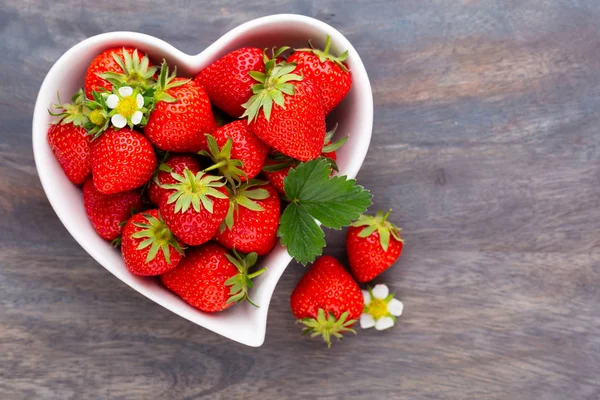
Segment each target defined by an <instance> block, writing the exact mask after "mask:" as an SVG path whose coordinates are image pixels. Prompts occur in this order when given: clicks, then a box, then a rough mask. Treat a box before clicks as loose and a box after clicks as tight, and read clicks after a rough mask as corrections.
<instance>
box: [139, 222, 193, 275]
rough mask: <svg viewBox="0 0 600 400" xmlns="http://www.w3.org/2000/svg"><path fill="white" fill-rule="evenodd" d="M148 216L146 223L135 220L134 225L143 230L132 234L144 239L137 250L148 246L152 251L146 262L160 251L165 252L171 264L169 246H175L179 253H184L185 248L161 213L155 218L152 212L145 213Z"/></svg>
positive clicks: (167, 260) (164, 254)
mask: <svg viewBox="0 0 600 400" xmlns="http://www.w3.org/2000/svg"><path fill="white" fill-rule="evenodd" d="M143 216H144V218H146V221H147V222H145V223H139V222H134V223H133V225H135V226H137V227H138V228H142V229H143V230H141V231H138V232H135V233H134V234H132V235H131V237H132V238H135V239H144V240H143V241H142V242H141V243H140V244H139V245H138V247H137V250H142V249H145V248H146V247H148V246H151V247H150V251H149V252H148V255H147V256H146V263H149V262H150V261H152V260H154V258H155V257H156V255H157V254H158V251H159V250H161V251H162V252H163V256H164V257H165V261H166V262H167V264H171V254H170V250H169V246H171V247H173V248H174V249H175V250H176V251H177V252H178V253H179V254H181V255H183V254H184V253H183V249H182V248H181V246H180V245H179V243H178V242H177V239H176V238H175V235H173V233H172V232H171V230H170V229H169V228H167V225H166V224H165V222H164V221H163V219H162V217H161V216H160V214H159V218H158V219H157V218H155V217H153V216H152V215H150V214H143Z"/></svg>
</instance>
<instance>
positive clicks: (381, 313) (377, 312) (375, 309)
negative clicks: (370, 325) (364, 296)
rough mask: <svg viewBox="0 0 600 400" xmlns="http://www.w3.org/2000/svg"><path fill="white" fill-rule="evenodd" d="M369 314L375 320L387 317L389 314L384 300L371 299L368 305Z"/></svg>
mask: <svg viewBox="0 0 600 400" xmlns="http://www.w3.org/2000/svg"><path fill="white" fill-rule="evenodd" d="M369 314H371V315H372V316H373V318H375V320H378V319H379V318H381V317H385V316H386V315H389V314H390V313H389V312H388V309H387V303H386V302H385V300H379V299H372V300H371V302H370V303H369Z"/></svg>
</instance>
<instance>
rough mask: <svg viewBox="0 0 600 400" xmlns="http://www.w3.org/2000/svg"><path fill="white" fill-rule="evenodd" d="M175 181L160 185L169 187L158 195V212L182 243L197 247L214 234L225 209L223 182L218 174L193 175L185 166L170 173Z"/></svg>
mask: <svg viewBox="0 0 600 400" xmlns="http://www.w3.org/2000/svg"><path fill="white" fill-rule="evenodd" d="M171 176H172V177H173V178H175V180H176V181H177V183H174V184H167V185H163V186H164V187H165V188H166V189H168V190H169V192H168V193H166V194H165V195H164V196H163V197H162V201H161V204H160V213H161V215H162V216H163V219H164V220H165V222H166V223H167V226H168V227H169V228H170V229H171V231H173V233H174V234H175V235H176V236H177V237H178V238H179V239H181V241H182V242H184V243H185V244H188V245H190V246H197V245H200V244H202V243H206V242H208V241H209V240H210V239H212V237H213V236H215V233H217V230H218V229H219V226H220V225H221V222H223V220H224V219H225V216H226V215H227V210H228V209H229V198H228V193H227V190H226V189H225V188H224V187H223V186H225V182H223V181H222V180H221V177H220V176H214V175H206V174H204V173H203V172H198V173H196V175H194V173H193V172H192V171H190V170H189V169H186V170H185V171H184V172H183V174H176V173H172V174H171Z"/></svg>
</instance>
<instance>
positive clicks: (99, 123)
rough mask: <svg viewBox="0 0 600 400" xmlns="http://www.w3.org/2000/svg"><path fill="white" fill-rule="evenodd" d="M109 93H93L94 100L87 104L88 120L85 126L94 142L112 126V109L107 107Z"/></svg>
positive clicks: (88, 101)
mask: <svg viewBox="0 0 600 400" xmlns="http://www.w3.org/2000/svg"><path fill="white" fill-rule="evenodd" d="M107 93H108V92H97V91H95V90H94V91H92V97H93V99H91V100H89V99H88V100H87V101H86V102H85V107H86V108H87V109H88V110H89V111H88V118H87V121H86V123H85V125H84V126H83V127H84V128H85V130H86V131H87V133H88V135H90V136H92V140H94V139H96V138H98V137H99V136H100V135H101V134H102V133H103V132H104V131H105V130H107V129H108V127H109V125H110V115H109V114H110V109H109V108H108V106H107V105H106V97H107V96H106V94H107Z"/></svg>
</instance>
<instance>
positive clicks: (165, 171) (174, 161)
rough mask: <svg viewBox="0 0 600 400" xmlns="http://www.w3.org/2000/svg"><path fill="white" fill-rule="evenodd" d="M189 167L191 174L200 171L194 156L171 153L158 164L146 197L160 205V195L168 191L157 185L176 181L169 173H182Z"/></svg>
mask: <svg viewBox="0 0 600 400" xmlns="http://www.w3.org/2000/svg"><path fill="white" fill-rule="evenodd" d="M186 168H187V169H189V170H190V171H192V173H193V174H197V173H198V172H200V163H199V162H198V160H196V158H195V157H194V156H191V155H186V154H173V155H172V156H170V157H169V158H168V159H167V160H166V161H165V162H163V163H161V164H160V165H159V166H158V170H157V172H156V176H155V177H154V179H152V180H151V181H150V185H149V186H148V197H149V198H150V201H151V202H152V203H153V204H156V205H157V206H160V203H161V199H162V196H163V195H164V194H165V193H167V192H168V190H167V189H163V188H161V187H160V186H159V185H166V184H172V183H177V181H176V180H175V178H173V177H172V176H171V173H172V172H174V173H176V174H179V175H182V174H183V171H185V170H186Z"/></svg>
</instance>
